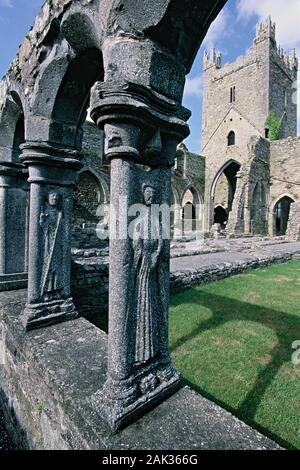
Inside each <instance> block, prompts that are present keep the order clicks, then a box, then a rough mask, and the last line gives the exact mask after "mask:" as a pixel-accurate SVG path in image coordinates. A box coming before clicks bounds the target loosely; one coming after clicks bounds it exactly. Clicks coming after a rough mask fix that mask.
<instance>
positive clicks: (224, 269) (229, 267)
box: [170, 253, 293, 293]
mask: <svg viewBox="0 0 300 470" xmlns="http://www.w3.org/2000/svg"><path fill="white" fill-rule="evenodd" d="M292 256H293V253H286V254H284V255H282V254H280V255H275V256H271V257H270V256H266V257H264V258H256V259H252V260H248V261H243V262H240V263H236V262H235V263H220V264H215V265H210V266H205V267H201V268H198V269H194V270H191V271H184V272H175V273H171V276H170V284H171V292H173V293H175V292H179V291H181V290H184V289H189V288H190V287H192V286H195V285H201V284H207V283H208V282H213V281H218V280H220V279H224V278H226V277H230V276H233V275H235V274H241V273H243V272H245V271H246V270H247V269H249V268H262V267H264V266H268V265H270V264H274V263H284V262H285V261H289V260H290V259H291V258H292Z"/></svg>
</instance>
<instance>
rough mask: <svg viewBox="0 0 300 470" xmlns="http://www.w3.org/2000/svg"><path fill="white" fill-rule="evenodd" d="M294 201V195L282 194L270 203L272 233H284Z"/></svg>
mask: <svg viewBox="0 0 300 470" xmlns="http://www.w3.org/2000/svg"><path fill="white" fill-rule="evenodd" d="M294 202H295V199H294V197H292V196H291V195H289V194H282V195H281V196H279V197H278V198H277V199H276V201H275V202H274V203H273V205H272V211H271V214H272V218H273V235H285V234H286V230H287V226H288V220H289V215H290V208H291V204H293V203H294Z"/></svg>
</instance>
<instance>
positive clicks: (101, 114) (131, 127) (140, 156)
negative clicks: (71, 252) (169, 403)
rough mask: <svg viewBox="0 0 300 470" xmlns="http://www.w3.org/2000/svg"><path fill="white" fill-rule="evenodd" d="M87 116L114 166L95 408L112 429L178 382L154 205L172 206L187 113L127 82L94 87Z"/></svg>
mask: <svg viewBox="0 0 300 470" xmlns="http://www.w3.org/2000/svg"><path fill="white" fill-rule="evenodd" d="M91 110H92V112H91V115H92V118H93V119H94V121H95V122H96V123H97V125H98V126H99V127H100V128H103V127H104V130H105V136H106V142H107V144H106V158H109V159H110V160H111V198H110V204H111V205H110V214H111V219H110V221H111V224H110V274H109V283H110V284H109V335H108V375H107V381H106V383H105V385H104V388H103V389H102V390H100V391H99V392H97V393H96V394H95V395H94V397H93V402H94V404H95V406H96V408H97V410H98V412H99V413H100V414H101V415H102V416H103V417H104V419H105V420H106V421H107V422H108V423H109V425H110V427H111V428H112V430H114V431H115V430H117V429H119V428H120V427H122V426H124V425H126V424H127V423H128V422H130V421H132V420H133V419H135V417H136V416H138V415H139V414H141V413H144V412H145V410H146V409H148V408H149V407H151V406H153V405H154V404H156V403H158V402H159V401H161V400H162V399H163V398H165V397H166V396H168V395H169V394H171V393H172V392H173V391H174V390H176V389H177V387H178V384H179V375H178V373H177V372H176V370H175V369H174V368H173V366H172V363H171V359H170V354H169V349H168V307H169V259H170V230H169V227H168V222H167V221H166V219H164V218H163V217H162V215H161V216H159V215H157V213H156V212H155V209H154V207H156V208H157V206H158V205H160V206H161V208H162V207H164V208H165V207H167V208H168V209H169V207H170V204H171V166H172V165H173V164H174V157H175V152H176V146H177V144H178V142H180V141H181V140H182V139H183V138H184V137H185V136H186V135H187V134H188V132H189V131H188V127H187V125H186V122H185V120H186V119H187V117H188V116H189V113H187V112H186V110H184V108H182V107H181V106H180V105H179V104H178V103H176V102H174V101H173V100H170V99H168V98H166V97H165V96H163V95H161V94H159V93H157V92H154V91H152V90H151V89H150V88H149V87H143V86H141V85H136V84H134V83H130V82H124V83H120V82H108V83H102V84H101V83H97V84H96V85H95V87H94V89H93V91H92V97H91ZM145 166H147V167H148V169H149V170H148V171H146V170H145ZM135 204H139V205H140V206H139V207H140V208H141V210H140V212H139V213H140V215H139V217H138V218H137V215H138V213H136V209H135V208H134V207H132V206H133V205H135ZM129 208H131V209H130V211H129V212H128V210H129ZM133 209H134V210H133ZM112 213H115V217H114V219H115V220H116V221H117V223H116V224H113V219H112ZM151 231H152V232H151ZM150 232H151V233H150Z"/></svg>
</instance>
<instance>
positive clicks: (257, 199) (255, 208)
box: [249, 181, 267, 235]
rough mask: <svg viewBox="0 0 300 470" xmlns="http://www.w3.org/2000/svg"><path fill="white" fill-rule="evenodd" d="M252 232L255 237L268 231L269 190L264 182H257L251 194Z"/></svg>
mask: <svg viewBox="0 0 300 470" xmlns="http://www.w3.org/2000/svg"><path fill="white" fill-rule="evenodd" d="M249 201H250V232H251V233H252V234H253V235H257V234H261V235H263V234H265V233H266V231H267V190H266V185H265V183H264V181H257V182H256V183H255V184H254V186H252V192H251V193H250V199H249Z"/></svg>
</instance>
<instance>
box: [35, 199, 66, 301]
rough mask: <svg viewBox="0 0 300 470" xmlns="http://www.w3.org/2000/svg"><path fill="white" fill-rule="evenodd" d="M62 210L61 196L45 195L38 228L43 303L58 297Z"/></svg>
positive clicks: (61, 286)
mask: <svg viewBox="0 0 300 470" xmlns="http://www.w3.org/2000/svg"><path fill="white" fill-rule="evenodd" d="M62 218H63V214H62V208H61V195H60V194H59V193H58V191H51V192H49V193H48V195H47V199H46V202H45V206H44V208H43V209H42V212H41V215H40V226H41V228H42V230H43V235H44V259H45V263H44V267H43V276H42V286H41V289H42V291H41V292H42V297H43V300H44V301H49V300H54V299H56V298H58V297H59V294H60V292H61V290H62V289H63V285H62V276H61V266H62V264H61V259H62V253H61V251H62V241H61V226H62Z"/></svg>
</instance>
